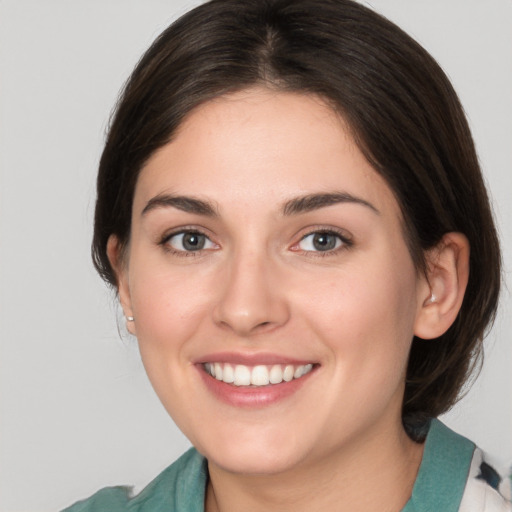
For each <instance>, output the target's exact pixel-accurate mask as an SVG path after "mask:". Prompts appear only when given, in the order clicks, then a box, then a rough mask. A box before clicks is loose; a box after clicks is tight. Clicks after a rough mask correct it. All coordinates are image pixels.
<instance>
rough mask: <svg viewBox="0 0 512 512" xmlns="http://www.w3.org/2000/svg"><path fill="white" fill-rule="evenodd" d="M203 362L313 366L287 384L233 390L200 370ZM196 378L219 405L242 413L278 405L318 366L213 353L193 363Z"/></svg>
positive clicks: (263, 356) (278, 358)
mask: <svg viewBox="0 0 512 512" xmlns="http://www.w3.org/2000/svg"><path fill="white" fill-rule="evenodd" d="M207 362H223V363H230V364H242V365H246V366H256V365H273V364H287V363H288V364H294V365H305V364H308V363H313V369H312V370H311V371H310V372H309V373H307V374H306V375H303V376H302V377H300V378H298V379H293V380H291V381H290V382H285V381H283V382H281V383H280V384H272V385H268V386H254V387H252V386H247V387H246V386H234V385H232V384H226V383H225V382H222V381H219V380H217V379H215V378H214V377H212V376H211V375H209V374H208V373H207V372H206V371H205V370H204V367H203V364H204V363H207ZM195 367H196V369H197V371H198V372H199V375H200V377H201V379H202V381H203V383H204V385H205V387H206V388H207V389H208V391H209V392H210V393H212V395H213V396H214V397H215V398H216V399H218V400H220V401H221V402H223V403H225V404H228V405H230V406H233V407H239V408H245V409H261V408H264V407H268V406H270V405H274V404H277V403H280V402H282V401H284V400H286V399H287V398H289V397H291V396H292V395H294V394H295V393H297V392H298V391H299V390H300V389H301V388H302V387H303V386H304V385H305V384H307V382H308V381H309V379H310V378H311V377H312V376H313V375H314V374H316V372H317V370H318V367H319V365H318V363H314V362H313V361H311V360H300V359H295V358H290V357H287V356H283V355H277V354H236V353H232V352H231V353H228V352H222V353H221V352H216V353H215V354H210V355H206V356H203V357H201V358H200V359H199V360H197V361H196V362H195Z"/></svg>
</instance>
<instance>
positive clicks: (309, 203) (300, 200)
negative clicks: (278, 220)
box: [283, 192, 380, 215]
mask: <svg viewBox="0 0 512 512" xmlns="http://www.w3.org/2000/svg"><path fill="white" fill-rule="evenodd" d="M339 203H355V204H360V205H362V206H365V207H367V208H369V209H370V210H372V211H373V212H374V213H376V214H377V215H380V212H379V210H378V209H377V208H375V206H373V204H371V203H369V202H368V201H365V200H364V199H361V198H360V197H356V196H353V195H352V194H348V193H347V192H330V193H319V194H308V195H305V196H301V197H296V198H294V199H290V200H289V201H287V202H286V203H285V204H284V206H283V215H298V214H300V213H306V212H310V211H313V210H318V209H320V208H325V207H326V206H331V205H334V204H339Z"/></svg>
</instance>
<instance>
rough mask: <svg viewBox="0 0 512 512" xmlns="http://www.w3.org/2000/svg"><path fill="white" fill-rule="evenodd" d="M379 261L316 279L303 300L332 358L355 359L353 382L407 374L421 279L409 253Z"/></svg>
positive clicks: (305, 313) (386, 254)
mask: <svg viewBox="0 0 512 512" xmlns="http://www.w3.org/2000/svg"><path fill="white" fill-rule="evenodd" d="M378 256H379V257H377V258H373V257H372V258H371V259H370V258H368V259H367V260H364V259H361V260H358V261H357V264H354V265H347V266H346V267H344V268H343V269H340V270H339V271H338V272H337V275H335V276H334V278H333V276H326V277H325V279H317V280H315V283H314V286H313V285H311V284H309V285H308V286H307V289H308V291H309V293H307V294H305V295H304V300H303V305H304V308H303V310H302V315H303V316H304V317H305V318H306V319H307V322H308V324H309V326H310V328H311V329H313V330H315V331H316V333H317V335H318V336H320V337H322V338H323V339H324V340H326V342H327V343H328V345H329V348H330V350H331V355H332V357H333V358H335V359H340V360H341V361H342V363H344V362H346V361H348V360H350V365H351V366H350V371H351V372H352V371H353V374H354V375H353V376H352V377H353V378H356V379H358V380H359V377H358V374H359V375H361V381H362V380H363V379H362V376H368V374H371V373H374V374H375V375H376V376H379V375H380V376H382V378H387V377H386V374H387V375H388V376H390V375H391V376H393V375H396V374H397V371H398V373H399V374H402V373H403V370H404V367H405V364H406V361H407V357H408V352H409V348H410V344H411V341H412V337H413V332H414V320H415V315H416V281H417V279H416V271H415V269H414V267H413V265H412V262H411V261H410V258H409V256H408V253H405V254H404V255H398V256H397V255H396V254H395V253H394V252H393V251H391V250H389V251H388V252H384V253H382V254H380V255H378ZM303 286H304V288H306V283H304V285H303ZM341 366H342V367H343V371H347V370H346V366H345V365H344V364H342V365H341Z"/></svg>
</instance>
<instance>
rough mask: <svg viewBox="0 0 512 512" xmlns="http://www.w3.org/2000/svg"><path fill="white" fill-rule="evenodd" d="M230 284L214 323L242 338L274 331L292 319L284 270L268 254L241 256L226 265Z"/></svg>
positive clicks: (221, 296) (226, 284)
mask: <svg viewBox="0 0 512 512" xmlns="http://www.w3.org/2000/svg"><path fill="white" fill-rule="evenodd" d="M226 265H227V269H226V274H225V275H226V280H225V282H224V286H223V287H222V288H221V293H220V295H219V300H218V302H217V304H216V306H215V309H214V321H215V323H216V324H217V325H219V326H221V327H223V328H224V329H229V330H231V331H233V332H234V333H235V334H237V335H239V336H244V337H248V336H252V335H255V334H260V333H263V332H268V331H271V330H273V329H275V328H277V327H279V326H282V325H284V324H285V323H286V322H287V321H288V319H289V307H288V304H287V301H286V290H285V289H283V287H281V286H280V285H279V283H280V281H281V279H280V270H279V268H277V267H278V265H277V264H276V263H275V262H272V261H271V259H270V257H269V256H268V255H267V254H266V253H265V252H262V254H255V253H252V254H238V255H236V256H233V258H231V259H230V261H229V262H226Z"/></svg>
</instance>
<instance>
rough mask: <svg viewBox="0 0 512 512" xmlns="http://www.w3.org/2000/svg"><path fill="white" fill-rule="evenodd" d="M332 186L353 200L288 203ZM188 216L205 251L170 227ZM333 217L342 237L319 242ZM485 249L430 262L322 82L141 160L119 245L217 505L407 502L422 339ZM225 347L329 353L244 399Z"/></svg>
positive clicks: (119, 260) (150, 368) (151, 350)
mask: <svg viewBox="0 0 512 512" xmlns="http://www.w3.org/2000/svg"><path fill="white" fill-rule="evenodd" d="M326 193H328V194H333V193H336V194H339V193H342V194H345V195H347V196H350V198H351V200H349V201H347V200H345V201H341V202H334V204H330V205H325V204H322V205H320V206H319V207H315V208H311V209H309V210H308V211H299V212H295V213H290V212H289V211H288V212H283V209H284V205H285V204H287V203H289V202H290V201H293V200H294V199H295V198H297V197H302V196H305V195H311V194H326ZM163 196H165V197H167V199H166V200H163V201H162V200H161V198H162V197H163ZM169 196H171V197H173V198H175V197H177V196H179V197H182V196H186V197H193V198H195V199H199V200H201V201H203V203H206V204H207V205H209V207H210V209H211V211H207V210H204V211H201V210H200V209H199V210H198V207H197V205H195V207H194V208H192V210H193V211H184V209H188V210H190V209H191V208H190V203H189V206H186V205H185V203H184V202H181V203H180V202H176V201H174V200H171V201H169V200H168V197H169ZM155 198H157V199H155ZM158 198H159V199H158ZM173 201H174V202H173ZM324 202H325V201H324ZM148 205H149V206H148ZM187 229H188V230H192V231H198V232H200V233H203V234H205V235H206V237H207V239H205V240H206V244H205V248H204V249H203V250H200V251H186V250H184V247H183V245H182V243H181V237H180V236H179V235H176V234H175V235H174V236H173V237H171V238H169V236H170V234H172V233H180V232H183V231H186V230H187ZM319 231H320V232H331V233H332V235H331V236H332V237H333V238H332V239H331V240H335V241H336V245H337V247H336V248H335V249H332V250H327V251H320V250H318V249H317V248H316V247H315V246H314V245H312V244H311V240H312V236H311V233H314V232H319ZM338 235H340V236H341V237H342V238H343V239H345V240H349V242H343V241H342V238H338ZM468 251H469V249H468V247H467V242H466V241H465V239H464V237H463V236H462V235H459V234H456V233H451V234H448V235H447V236H445V238H444V239H443V243H442V244H440V246H439V247H438V248H436V250H434V251H432V252H431V253H430V254H429V255H427V256H428V259H429V269H430V270H429V275H427V276H425V275H423V274H419V273H418V272H417V271H416V269H415V267H414V265H413V262H412V259H411V256H410V254H409V251H408V249H407V246H406V243H405V241H404V238H403V230H402V218H401V214H400V209H399V206H398V204H397V202H396V200H395V198H394V195H393V193H392V191H391V190H390V188H389V187H388V186H387V184H386V183H385V182H384V181H383V179H382V178H381V177H380V176H379V175H378V174H377V173H376V172H375V171H374V169H373V168H372V167H371V166H370V164H369V163H368V162H367V161H366V159H365V158H364V156H363V155H362V153H361V152H360V150H359V149H358V148H357V146H356V145H355V143H354V140H353V138H352V136H351V134H350V131H349V130H348V129H347V127H346V125H345V124H344V122H343V120H342V119H340V117H339V116H337V115H336V114H335V113H333V112H332V111H331V110H330V109H329V108H328V107H327V106H326V105H325V104H324V103H323V102H322V101H321V100H320V99H318V98H316V97H314V96H304V95H299V94H291V93H283V92H275V91H270V90H267V89H263V88H255V89H250V90H247V91H242V92H239V93H236V94H233V95H230V96H225V97H221V98H218V99H216V100H214V101H211V102H209V103H207V104H205V105H203V106H201V107H199V108H197V109H196V110H195V111H193V112H192V113H191V114H190V115H189V116H188V118H187V119H186V121H185V122H184V123H183V124H182V126H181V127H180V129H179V131H178V133H177V134H175V136H174V138H173V140H172V141H171V142H170V143H168V144H167V145H166V146H164V147H162V148H161V149H160V150H158V151H157V152H156V153H155V154H154V155H153V156H152V157H151V158H150V159H149V161H148V162H147V164H146V165H145V167H144V168H143V170H142V171H141V174H140V177H139V179H138V182H137V186H136V190H135V198H134V203H133V215H132V230H131V237H130V242H129V245H128V247H127V249H126V251H125V252H124V253H121V251H120V249H119V244H118V242H117V239H116V238H115V237H114V236H113V237H111V239H110V240H109V246H108V252H109V257H110V259H111V261H112V263H113V266H114V268H116V269H117V275H118V281H119V294H120V299H121V303H122V305H123V308H124V311H125V314H126V315H127V316H134V317H135V321H134V322H130V323H129V324H128V326H129V329H130V330H131V331H132V332H133V334H135V335H136V336H137V338H138V341H139V345H140V351H141V355H142V359H143V362H144V365H145V368H146V370H147V373H148V376H149V378H150V380H151V382H152V384H153V386H154V388H155V390H156V392H157V394H158V396H159V398H160V400H161V401H162V403H163V405H164V406H165V408H166V409H167V411H168V412H169V414H170V415H171V416H172V418H173V419H174V420H175V421H176V423H177V424H178V426H179V427H180V428H181V429H182V430H183V432H184V433H185V435H187V437H188V438H189V439H190V440H191V442H192V444H193V445H194V446H195V447H196V448H197V449H198V450H199V451H200V452H201V453H202V454H204V455H205V456H206V457H207V459H208V463H209V472H210V481H209V487H208V492H207V500H206V509H207V511H208V512H211V511H216V510H219V511H229V510H245V511H256V510H276V511H285V510H294V512H296V511H300V510H325V511H329V510H336V511H340V510H350V511H358V510H369V509H370V508H371V509H375V510H377V509H378V510H400V509H401V508H402V507H403V505H404V504H405V503H406V501H407V499H408V497H409V496H410V493H411V489H412V486H413V483H414V479H415V476H416V474H417V471H418V468H419V464H420V461H421V455H422V449H423V447H422V445H420V444H416V443H414V442H413V441H411V440H410V439H409V438H408V437H407V435H406V434H405V431H404V430H403V427H402V423H401V404H402V397H403V392H404V381H405V371H406V365H407V357H408V353H409V350H410V345H411V340H412V338H413V336H414V335H415V334H416V335H419V336H422V337H424V338H433V337H436V336H439V335H440V334H441V333H442V332H444V330H446V329H447V328H448V327H449V325H450V324H451V322H452V321H453V319H454V318H455V315H456V314H457V311H458V308H459V307H460V303H461V301H462V296H463V293H464V287H465V282H466V281H467V259H468ZM432 292H434V293H435V295H436V301H435V302H433V303H432V302H431V301H430V300H429V299H430V297H431V294H432ZM219 352H229V353H235V354H242V355H251V356H252V355H256V357H257V356H258V354H277V355H278V356H279V357H281V358H284V359H286V358H287V357H288V358H293V359H300V360H304V361H309V362H312V363H314V364H315V370H314V371H313V372H312V373H311V375H309V376H308V379H307V381H306V380H305V381H304V382H305V383H304V384H303V385H302V386H301V387H300V388H299V389H298V390H297V391H296V392H295V393H293V394H292V395H291V396H288V397H286V398H284V399H282V400H277V401H276V402H275V403H271V404H268V405H265V406H261V407H257V406H255V407H254V406H253V407H236V406H233V405H232V404H229V403H225V402H223V401H221V400H219V399H218V398H217V397H216V396H214V395H213V394H212V392H211V391H210V390H209V389H208V387H207V386H205V384H204V379H203V378H202V376H201V371H202V370H201V365H198V364H197V363H198V361H204V360H205V357H206V356H207V355H211V354H215V353H219ZM347 475H349V476H347Z"/></svg>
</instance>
